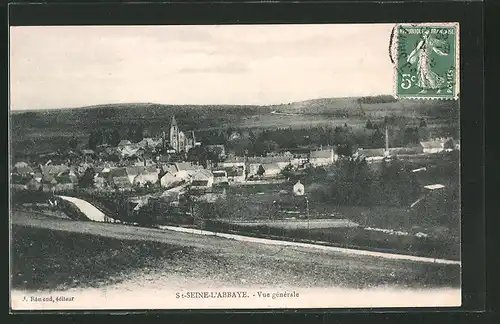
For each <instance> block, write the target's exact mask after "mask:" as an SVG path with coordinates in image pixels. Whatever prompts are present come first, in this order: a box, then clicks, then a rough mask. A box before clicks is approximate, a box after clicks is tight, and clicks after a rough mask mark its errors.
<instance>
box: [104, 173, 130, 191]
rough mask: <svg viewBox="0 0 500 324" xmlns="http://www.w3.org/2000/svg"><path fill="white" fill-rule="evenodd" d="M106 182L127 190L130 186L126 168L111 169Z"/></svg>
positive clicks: (116, 187)
mask: <svg viewBox="0 0 500 324" xmlns="http://www.w3.org/2000/svg"><path fill="white" fill-rule="evenodd" d="M108 184H109V185H110V186H112V187H114V188H115V189H119V190H129V189H131V188H132V183H131V182H130V180H129V177H128V174H127V169H126V168H113V169H111V170H110V171H109V173H108Z"/></svg>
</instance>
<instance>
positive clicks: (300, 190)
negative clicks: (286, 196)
mask: <svg viewBox="0 0 500 324" xmlns="http://www.w3.org/2000/svg"><path fill="white" fill-rule="evenodd" d="M304 193H305V190H304V185H303V184H302V183H300V180H299V181H297V183H296V184H294V185H293V194H294V195H295V196H303V195H304Z"/></svg>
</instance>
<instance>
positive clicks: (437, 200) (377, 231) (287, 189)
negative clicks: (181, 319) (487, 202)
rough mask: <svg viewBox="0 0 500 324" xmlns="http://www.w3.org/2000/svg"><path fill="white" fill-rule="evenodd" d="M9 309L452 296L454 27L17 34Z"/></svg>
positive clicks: (13, 45)
mask: <svg viewBox="0 0 500 324" xmlns="http://www.w3.org/2000/svg"><path fill="white" fill-rule="evenodd" d="M9 37H10V54H9V76H10V92H9V95H10V107H9V117H10V118H9V151H8V155H9V160H10V170H9V171H10V176H9V188H10V190H9V198H10V209H9V213H10V214H9V225H10V232H9V233H10V267H9V268H10V307H11V309H12V310H67V311H71V310H110V309H112V310H137V309H139V310H141V309H142V310H146V309H158V310H163V309H299V308H329V309H331V308H340V309H342V308H399V307H458V306H460V305H461V303H462V292H461V210H460V206H461V204H460V199H461V198H460V197H461V195H460V192H461V191H460V92H459V89H460V87H459V79H460V73H459V72H460V71H459V67H460V64H459V57H458V55H459V52H460V51H459V44H460V43H459V26H458V23H452V22H450V23H422V24H397V23H392V24H391V23H387V24H374V23H371V24H280V25H278V24H276V25H267V24H264V25H257V24H254V25H252V24H248V25H161V26H160V25H149V26H148V25H142V26H97V25H95V26H43V27H42V26H16V27H10V31H9Z"/></svg>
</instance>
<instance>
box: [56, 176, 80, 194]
mask: <svg viewBox="0 0 500 324" xmlns="http://www.w3.org/2000/svg"><path fill="white" fill-rule="evenodd" d="M54 179H55V181H56V183H54V184H53V188H52V189H53V191H68V190H73V189H74V188H75V184H74V182H73V180H72V179H71V177H70V176H69V175H62V176H57V177H56V178H54Z"/></svg>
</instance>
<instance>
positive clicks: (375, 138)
mask: <svg viewBox="0 0 500 324" xmlns="http://www.w3.org/2000/svg"><path fill="white" fill-rule="evenodd" d="M384 145H385V139H384V134H383V133H382V132H381V131H380V129H378V128H377V129H376V130H375V132H374V133H373V134H372V136H370V146H371V147H373V148H381V147H384Z"/></svg>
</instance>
